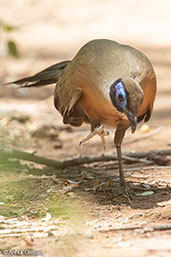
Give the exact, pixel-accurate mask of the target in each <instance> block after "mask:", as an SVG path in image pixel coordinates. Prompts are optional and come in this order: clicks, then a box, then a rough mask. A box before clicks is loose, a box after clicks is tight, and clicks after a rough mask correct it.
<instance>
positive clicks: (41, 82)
mask: <svg viewBox="0 0 171 257" xmlns="http://www.w3.org/2000/svg"><path fill="white" fill-rule="evenodd" d="M68 63H70V61H63V62H59V63H57V64H54V65H52V66H50V67H48V68H46V69H45V70H43V71H41V72H38V73H36V74H35V75H33V76H30V77H26V78H22V79H19V80H16V81H12V82H9V83H6V84H5V85H9V84H18V85H20V87H41V86H45V85H49V84H53V83H57V81H58V79H59V78H60V76H61V75H62V73H63V71H64V69H65V68H66V66H67V65H68Z"/></svg>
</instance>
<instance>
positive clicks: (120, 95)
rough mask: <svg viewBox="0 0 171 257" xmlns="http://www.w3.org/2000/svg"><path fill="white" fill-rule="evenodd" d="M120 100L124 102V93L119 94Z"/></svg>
mask: <svg viewBox="0 0 171 257" xmlns="http://www.w3.org/2000/svg"><path fill="white" fill-rule="evenodd" d="M118 100H119V101H120V102H123V100H124V97H123V95H122V94H119V95H118Z"/></svg>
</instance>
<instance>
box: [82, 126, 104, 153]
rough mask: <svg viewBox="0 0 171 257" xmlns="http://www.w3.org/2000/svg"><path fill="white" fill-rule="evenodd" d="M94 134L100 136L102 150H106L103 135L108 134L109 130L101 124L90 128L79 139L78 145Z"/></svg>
mask: <svg viewBox="0 0 171 257" xmlns="http://www.w3.org/2000/svg"><path fill="white" fill-rule="evenodd" d="M96 135H98V136H99V137H100V138H101V141H102V145H103V147H104V150H106V143H105V138H104V137H105V136H108V135H109V131H105V130H104V125H103V124H102V125H100V126H97V127H95V128H94V129H92V132H91V133H90V134H89V135H88V136H86V137H85V138H83V139H82V140H81V141H80V143H79V146H81V145H82V144H83V143H85V142H87V141H88V140H90V139H91V138H92V137H94V136H96Z"/></svg>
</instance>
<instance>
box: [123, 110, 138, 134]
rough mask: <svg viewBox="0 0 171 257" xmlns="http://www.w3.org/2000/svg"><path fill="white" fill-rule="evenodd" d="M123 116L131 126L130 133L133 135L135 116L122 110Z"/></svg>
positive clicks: (135, 122) (135, 124)
mask: <svg viewBox="0 0 171 257" xmlns="http://www.w3.org/2000/svg"><path fill="white" fill-rule="evenodd" d="M124 113H125V115H126V116H127V118H128V120H129V123H130V126H131V132H132V133H134V132H135V130H136V127H137V117H136V115H135V114H132V113H131V112H129V111H128V110H126V109H125V110H124Z"/></svg>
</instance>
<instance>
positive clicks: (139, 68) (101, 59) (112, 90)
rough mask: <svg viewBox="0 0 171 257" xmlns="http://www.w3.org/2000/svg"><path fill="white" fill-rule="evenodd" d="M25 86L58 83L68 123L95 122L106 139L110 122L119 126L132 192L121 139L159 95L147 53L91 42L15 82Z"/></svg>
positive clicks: (59, 100) (57, 101)
mask: <svg viewBox="0 0 171 257" xmlns="http://www.w3.org/2000/svg"><path fill="white" fill-rule="evenodd" d="M13 83H17V84H20V85H22V86H24V87H32V86H43V85H47V84H52V83H56V88H55V92H54V104H55V107H56V109H57V110H58V111H59V112H60V113H61V115H62V116H63V122H64V124H70V125H73V126H81V125H82V123H84V122H88V123H90V124H91V133H90V134H89V135H88V136H87V137H86V138H85V139H83V140H82V141H81V143H83V142H85V141H87V140H88V139H90V138H91V137H92V136H94V135H95V134H98V135H99V136H100V137H101V139H102V142H103V144H104V136H105V131H104V126H105V125H106V126H109V127H115V128H116V131H115V137H114V143H115V145H116V149H117V155H118V161H119V173H120V185H121V189H122V191H123V192H126V183H125V179H124V173H123V168H122V155H121V144H122V140H123V137H124V135H125V131H126V130H127V129H128V128H129V127H131V131H132V133H134V132H135V130H136V125H137V122H140V121H142V120H145V121H148V120H149V119H150V116H151V113H152V110H153V103H154V99H155V95H156V76H155V73H154V70H153V67H152V65H151V63H150V61H149V60H148V59H147V57H146V56H145V55H144V54H143V53H141V52H140V51H138V50H136V49H135V48H132V47H130V46H127V45H121V44H119V43H117V42H115V41H112V40H106V39H98V40H93V41H90V42H88V43H87V44H85V45H84V46H83V47H82V48H81V49H80V50H79V51H78V53H77V54H76V56H75V57H74V58H73V59H72V60H71V61H64V62H61V63H58V64H55V65H53V66H51V67H49V68H47V69H45V70H43V71H42V72H40V73H37V74H36V75H34V76H31V77H27V78H24V79H20V80H17V81H14V82H13Z"/></svg>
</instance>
